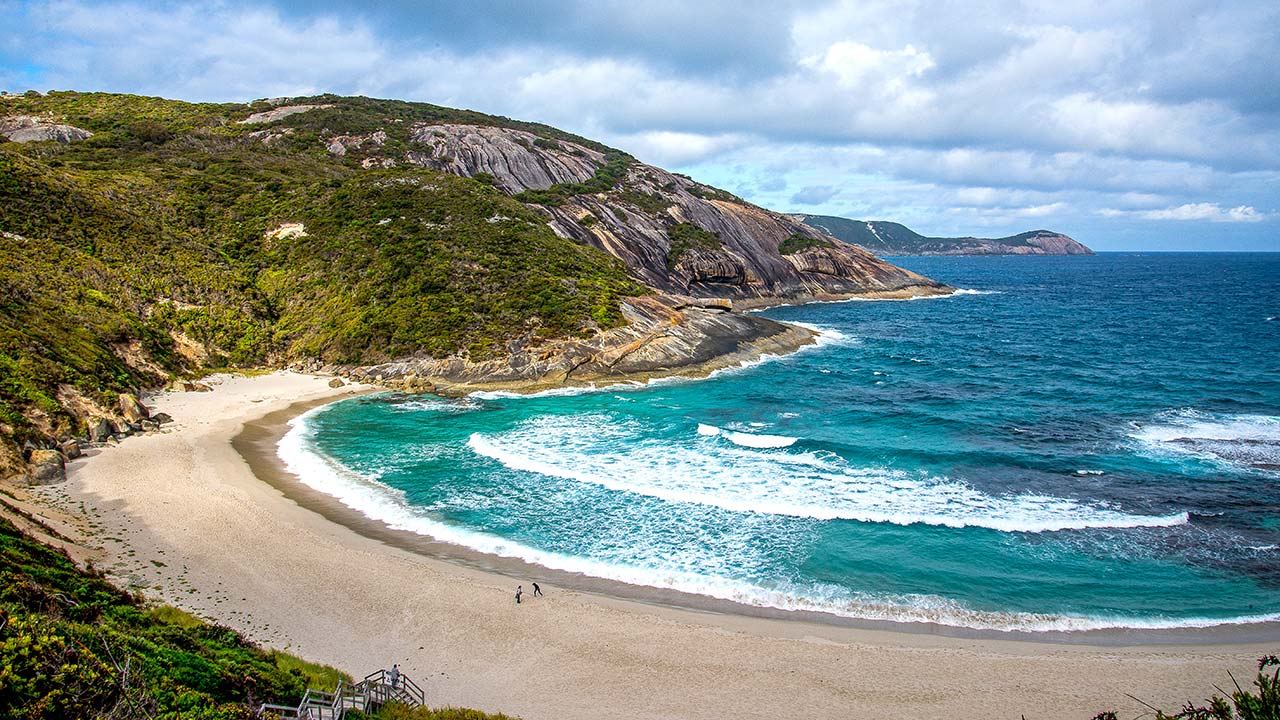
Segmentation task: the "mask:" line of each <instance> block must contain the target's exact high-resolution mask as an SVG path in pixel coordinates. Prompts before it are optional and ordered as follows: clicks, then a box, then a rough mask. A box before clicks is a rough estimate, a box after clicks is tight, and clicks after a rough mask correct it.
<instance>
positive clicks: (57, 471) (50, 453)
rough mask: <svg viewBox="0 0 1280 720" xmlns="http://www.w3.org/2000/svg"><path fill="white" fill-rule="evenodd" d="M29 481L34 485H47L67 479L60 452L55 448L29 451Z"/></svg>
mask: <svg viewBox="0 0 1280 720" xmlns="http://www.w3.org/2000/svg"><path fill="white" fill-rule="evenodd" d="M30 462H31V473H30V477H31V482H32V483H34V484H36V485H48V484H50V483H56V482H62V481H63V480H66V479H67V467H66V464H65V462H64V461H63V459H62V453H60V452H58V451H57V450H32V451H31V458H30Z"/></svg>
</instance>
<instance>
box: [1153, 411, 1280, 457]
mask: <svg viewBox="0 0 1280 720" xmlns="http://www.w3.org/2000/svg"><path fill="white" fill-rule="evenodd" d="M1129 436H1130V437H1131V438H1133V439H1135V440H1137V441H1138V442H1140V443H1142V446H1143V447H1144V448H1145V449H1147V450H1150V451H1153V452H1155V453H1157V454H1163V455H1174V456H1192V457H1197V458H1201V459H1204V460H1210V461H1214V462H1218V463H1222V464H1225V465H1229V466H1232V467H1255V466H1258V465H1272V466H1274V465H1280V417H1276V416H1273V415H1232V414H1215V413H1207V412H1202V411H1199V410H1195V409H1194V408H1182V409H1179V410H1170V411H1166V412H1163V413H1160V414H1159V415H1157V416H1156V421H1155V422H1154V423H1152V424H1150V425H1146V426H1135V428H1134V430H1133V432H1131V433H1130V434H1129Z"/></svg>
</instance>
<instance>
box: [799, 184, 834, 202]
mask: <svg viewBox="0 0 1280 720" xmlns="http://www.w3.org/2000/svg"><path fill="white" fill-rule="evenodd" d="M839 192H840V191H839V190H837V189H836V188H834V187H831V186H830V185H809V186H806V187H803V188H800V189H799V190H797V191H796V193H795V194H794V195H792V196H791V202H793V203H796V204H797V205H822V204H824V203H827V202H830V201H831V199H832V198H834V197H835V196H836V195H837V194H839Z"/></svg>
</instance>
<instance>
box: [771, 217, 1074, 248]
mask: <svg viewBox="0 0 1280 720" xmlns="http://www.w3.org/2000/svg"><path fill="white" fill-rule="evenodd" d="M792 217H794V218H796V219H797V220H800V221H802V222H804V223H805V224H806V225H809V226H810V227H813V228H817V229H818V230H821V231H822V232H825V233H828V234H830V235H832V236H833V237H836V238H839V239H840V240H843V241H844V242H846V243H851V244H854V245H858V246H860V247H863V248H866V249H867V250H870V251H871V252H873V253H875V254H877V255H880V256H894V255H1092V254H1093V251H1092V250H1090V249H1089V248H1087V247H1085V246H1084V245H1082V244H1081V243H1079V242H1076V241H1075V240H1073V239H1071V238H1069V237H1067V236H1066V235H1063V234H1061V233H1056V232H1052V231H1050V230H1032V231H1031V232H1025V233H1021V234H1018V235H1011V236H1009V237H1003V238H978V237H954V238H944V237H926V236H924V235H921V234H919V233H917V232H915V231H913V230H911V229H910V228H908V227H906V226H904V225H900V224H898V223H894V222H885V221H881V220H870V221H867V220H849V219H847V218H841V217H832V216H830V215H795V216H792Z"/></svg>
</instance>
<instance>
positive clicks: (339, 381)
mask: <svg viewBox="0 0 1280 720" xmlns="http://www.w3.org/2000/svg"><path fill="white" fill-rule="evenodd" d="M343 385H346V383H344V382H342V378H334V379H332V380H330V381H329V387H331V388H340V387H342V386H343Z"/></svg>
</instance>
